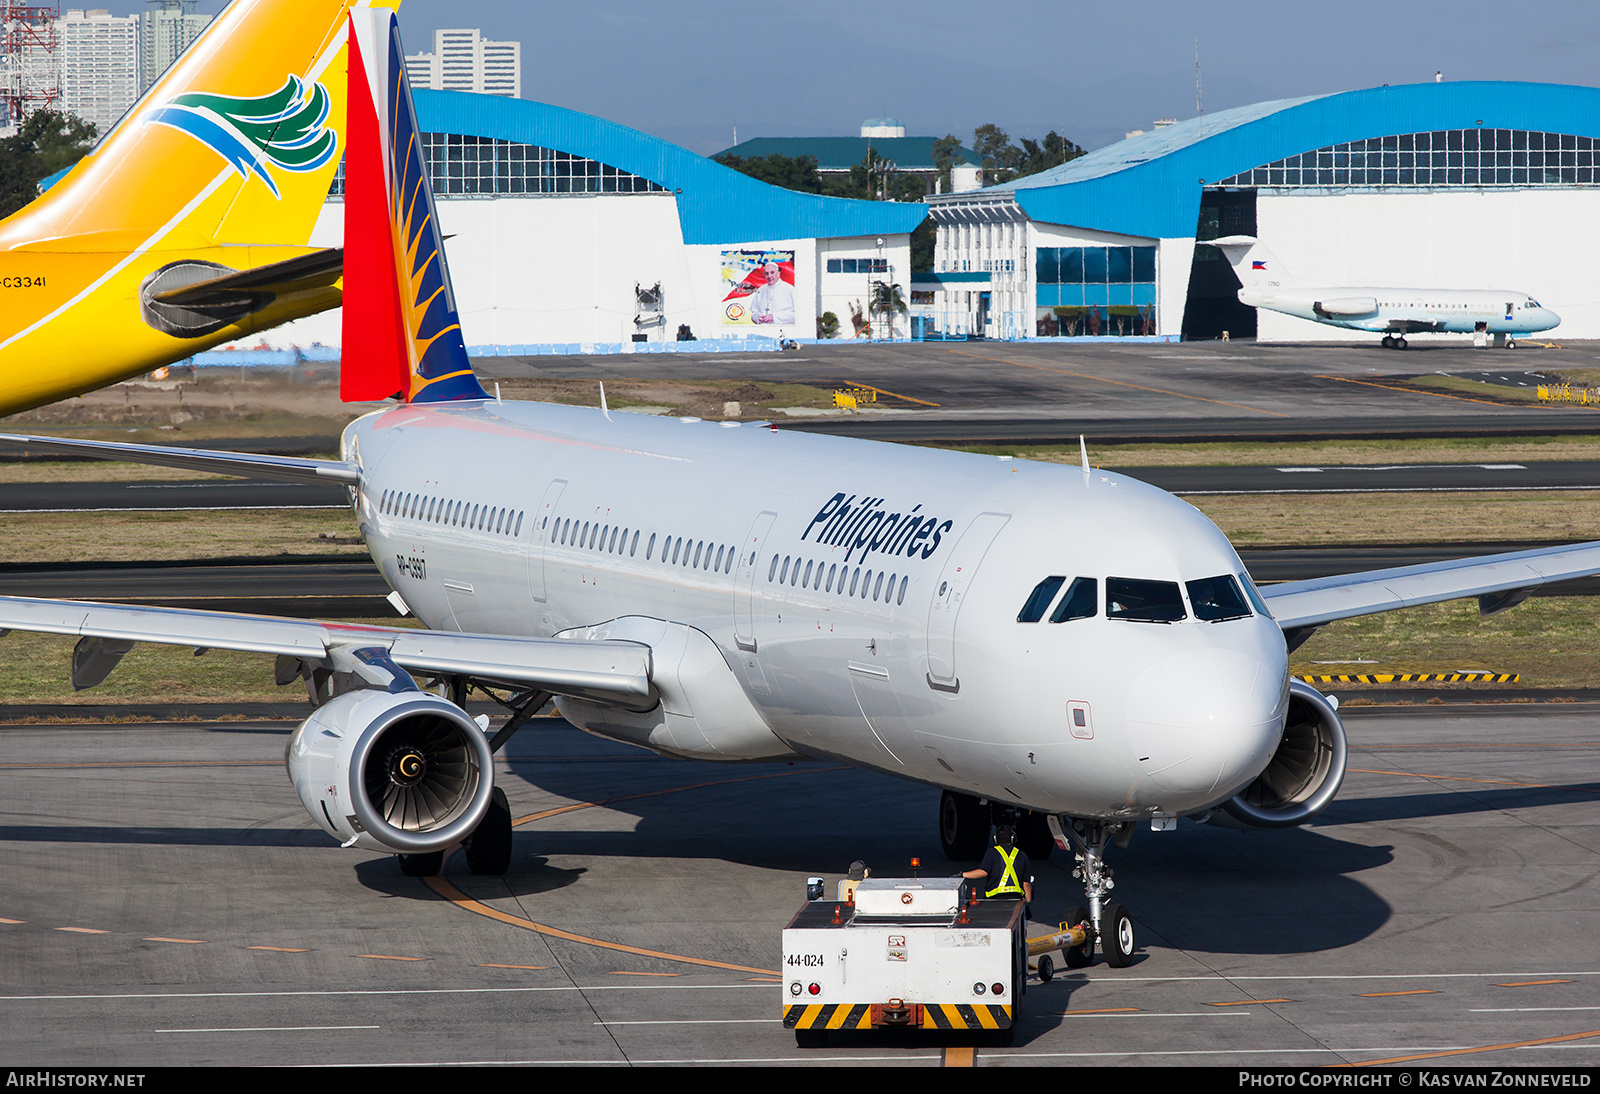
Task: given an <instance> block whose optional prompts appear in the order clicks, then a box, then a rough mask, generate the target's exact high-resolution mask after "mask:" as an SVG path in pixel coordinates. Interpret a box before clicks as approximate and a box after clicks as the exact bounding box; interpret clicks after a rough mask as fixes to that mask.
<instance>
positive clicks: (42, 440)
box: [0, 433, 361, 486]
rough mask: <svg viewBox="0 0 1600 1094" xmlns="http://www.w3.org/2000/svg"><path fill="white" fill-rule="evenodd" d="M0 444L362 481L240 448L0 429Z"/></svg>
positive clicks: (350, 468) (338, 467)
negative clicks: (41, 434)
mask: <svg viewBox="0 0 1600 1094" xmlns="http://www.w3.org/2000/svg"><path fill="white" fill-rule="evenodd" d="M0 445H4V446H6V447H8V448H24V449H28V450H30V451H33V452H52V453H56V454H58V455H62V456H80V457H87V458H89V459H96V460H128V461H130V462H132V463H150V464H156V465H157V466H160V467H180V468H183V469H184V470H185V471H206V472H210V473H212V474H216V475H242V476H244V477H246V478H253V479H272V480H274V481H276V482H314V483H321V484H323V485H326V484H328V483H330V482H337V483H345V484H346V485H349V486H354V485H356V484H357V483H359V482H360V481H361V470H360V469H359V468H358V467H356V466H355V465H354V464H349V463H345V462H344V461H343V460H314V459H309V458H306V457H302V456H265V455H252V454H250V453H245V452H208V451H206V450H205V449H203V448H166V447H163V446H160V445H153V444H125V443H123V442H120V441H67V440H62V439H61V438H59V437H28V436H23V435H18V434H10V433H0Z"/></svg>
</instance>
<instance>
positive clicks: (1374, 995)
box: [1356, 988, 1439, 999]
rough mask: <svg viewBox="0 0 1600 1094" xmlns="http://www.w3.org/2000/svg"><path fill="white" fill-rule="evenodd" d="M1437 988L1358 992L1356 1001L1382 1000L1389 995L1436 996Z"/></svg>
mask: <svg viewBox="0 0 1600 1094" xmlns="http://www.w3.org/2000/svg"><path fill="white" fill-rule="evenodd" d="M1438 994H1439V989H1438V988H1411V989H1410V990H1409V991H1360V992H1357V993H1356V998H1358V999H1383V998H1385V997H1387V996H1390V995H1438Z"/></svg>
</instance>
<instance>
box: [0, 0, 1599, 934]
mask: <svg viewBox="0 0 1600 1094" xmlns="http://www.w3.org/2000/svg"><path fill="white" fill-rule="evenodd" d="M350 56H351V66H350V70H351V81H352V87H351V95H350V103H351V106H350V117H351V132H350V134H349V147H348V149H347V152H346V164H347V186H348V191H347V193H348V196H347V210H348V217H347V237H346V252H345V263H346V265H345V269H346V286H347V288H346V294H345V317H344V322H345V333H344V346H345V359H344V362H343V374H342V379H343V384H344V387H345V389H346V391H347V393H348V397H350V398H354V399H361V398H371V397H374V396H387V395H390V394H392V393H395V392H398V393H399V397H400V402H399V403H398V405H395V406H393V407H390V408H387V409H384V410H382V411H379V412H376V413H373V414H369V415H367V416H365V417H363V418H360V419H359V420H357V421H355V422H353V423H352V424H351V425H350V426H349V427H348V428H347V429H346V430H345V433H344V437H343V446H342V454H341V458H340V459H337V460H316V459H297V458H287V457H266V456H254V455H243V454H229V453H216V452H205V451H198V450H193V449H182V448H166V447H148V446H139V445H127V444H113V443H96V442H84V441H64V440H51V439H42V438H37V437H9V438H5V440H6V441H8V442H9V443H13V444H23V445H27V446H28V447H29V448H30V449H33V450H35V451H38V450H47V451H49V450H53V451H58V452H63V453H72V454H75V455H89V456H97V457H103V458H107V459H126V460H137V461H143V462H148V463H155V464H165V465H168V466H174V467H180V468H186V469H193V470H199V471H219V472H223V473H228V474H235V475H245V476H256V477H262V478H268V479H278V480H286V481H313V482H337V483H343V484H345V485H346V486H347V487H348V488H349V491H350V498H351V502H352V504H353V506H354V509H355V512H356V514H357V516H358V518H359V520H360V527H361V531H362V533H363V535H364V536H365V537H366V542H367V544H368V545H369V548H370V550H371V553H372V557H373V560H374V561H375V562H376V563H377V565H378V567H379V568H380V569H381V570H382V571H383V574H384V576H385V578H386V579H387V580H388V582H389V583H390V585H391V586H392V587H393V589H394V591H395V594H396V598H397V599H400V600H403V603H404V605H406V606H408V607H409V609H410V610H411V611H412V612H414V613H415V614H416V615H417V617H418V618H419V619H420V620H421V621H422V622H423V623H424V624H425V629H418V630H413V629H403V628H384V627H366V626H352V625H346V624H337V623H323V622H315V621H306V620H295V619H278V618H270V617H262V616H245V615H233V614H226V613H219V612H205V611H190V610H180V609H168V608H146V607H135V606H127V605H113V604H96V603H83V602H76V601H61V600H38V599H28V598H19V597H4V598H0V627H3V628H15V629H22V630H32V631H46V632H54V633H60V634H72V635H77V636H79V642H78V644H77V647H76V649H75V651H74V654H73V658H72V680H73V683H74V686H76V687H92V686H94V685H95V684H98V683H99V682H100V681H101V680H103V679H104V678H105V677H106V675H107V674H108V673H109V672H110V671H112V669H113V668H114V667H115V666H116V664H117V662H118V660H119V659H120V658H121V657H122V656H123V655H124V654H125V653H126V652H127V651H128V650H129V649H130V648H131V647H132V646H133V644H134V643H137V642H162V643H172V644H179V645H185V646H193V647H195V648H197V649H205V648H220V649H236V650H251V651H256V652H261V653H269V654H275V655H276V656H277V666H278V669H277V678H278V681H279V682H280V683H284V684H287V683H290V682H292V681H294V680H296V679H303V680H304V681H305V683H306V685H307V688H308V691H309V693H310V696H311V701H312V703H313V705H314V707H315V709H314V710H313V712H312V713H311V715H310V717H309V718H307V719H306V721H305V723H304V724H303V725H302V726H301V727H300V728H299V729H298V730H297V731H296V732H295V734H294V735H293V737H292V739H291V743H290V746H289V749H288V753H287V766H288V770H289V775H290V778H291V780H292V782H293V784H294V787H295V789H296V791H297V792H298V794H299V796H300V799H301V801H302V802H303V804H304V805H305V808H306V810H307V811H308V812H309V813H310V815H311V817H312V818H313V819H314V820H315V822H316V823H317V824H318V825H320V826H321V827H322V828H323V829H325V830H326V831H327V832H328V834H329V835H331V836H332V837H333V838H334V839H336V840H338V841H339V842H340V843H342V844H344V845H345V846H353V847H358V848H362V849H365V850H368V851H379V852H387V853H393V854H397V855H398V856H400V862H401V866H402V868H403V869H405V870H406V871H407V872H409V873H426V872H436V871H437V870H438V869H439V868H440V866H441V863H442V856H443V853H444V851H445V850H446V849H448V848H451V847H453V846H455V845H458V844H460V845H463V847H464V850H465V854H466V859H467V862H468V864H469V866H470V867H471V869H473V870H474V871H478V872H481V873H503V872H504V871H505V870H506V869H507V868H508V865H509V863H510V857H511V816H510V811H509V808H508V805H507V803H506V799H505V795H504V792H503V791H501V790H499V789H497V788H496V787H494V785H493V759H492V757H493V753H494V752H495V751H496V750H497V749H498V748H499V747H500V746H501V745H502V744H503V743H504V741H505V740H506V739H507V738H508V736H509V735H510V734H511V733H513V732H515V731H516V730H517V729H518V728H519V727H520V726H521V725H523V724H524V723H525V722H526V721H527V719H528V718H529V717H531V716H532V715H533V714H534V713H535V712H536V711H538V710H540V709H541V708H543V707H544V706H545V705H546V704H547V703H548V702H549V701H550V699H551V698H552V697H553V698H554V702H555V704H556V707H557V709H558V710H559V711H560V712H561V714H562V715H563V716H564V717H566V718H567V719H568V720H569V721H570V722H572V723H573V724H574V725H577V726H580V727H582V728H584V729H586V730H588V731H590V732H593V733H596V734H599V735H602V736H605V737H608V738H612V739H614V740H618V741H624V742H627V743H630V744H634V745H638V746H641V747H644V748H648V749H653V750H655V751H657V752H659V753H664V754H668V755H672V756H678V757H685V758H690V759H699V760H721V761H735V762H737V761H772V760H782V759H795V758H802V757H811V758H818V757H822V758H828V759H832V760H838V761H842V762H845V763H848V764H853V765H856V766H858V767H863V768H869V769H872V770H874V771H880V772H887V773H890V774H893V775H898V776H901V777H904V778H907V779H912V780H915V781H918V782H921V783H925V784H927V785H929V786H933V787H938V788H940V789H941V790H942V791H943V797H942V800H941V802H940V807H939V818H938V822H939V829H940V834H941V837H942V839H943V844H944V848H945V851H946V853H947V854H948V855H949V856H950V857H951V858H953V859H962V860H965V859H973V858H977V857H978V856H979V855H980V854H981V853H982V852H983V850H984V848H985V846H986V844H987V841H988V838H989V830H990V823H991V817H992V810H1019V811H1022V813H1023V816H1022V826H1023V834H1024V837H1025V838H1027V837H1029V836H1030V834H1031V836H1032V837H1033V838H1034V839H1035V840H1039V838H1040V837H1043V839H1042V843H1043V846H1044V850H1045V851H1046V852H1047V851H1048V849H1049V848H1050V847H1051V846H1052V845H1054V846H1060V847H1061V848H1063V849H1070V850H1072V851H1073V852H1074V853H1075V854H1076V855H1077V857H1078V860H1079V866H1080V870H1081V876H1082V877H1083V879H1084V882H1085V888H1086V890H1087V896H1088V901H1087V903H1088V918H1089V919H1090V921H1091V922H1092V924H1093V926H1094V928H1095V931H1096V934H1097V936H1098V938H1099V940H1100V945H1101V947H1102V949H1103V950H1104V951H1105V953H1106V955H1107V958H1108V960H1109V961H1111V962H1112V963H1114V964H1126V963H1127V962H1128V961H1129V959H1130V958H1131V955H1132V951H1133V946H1134V940H1133V934H1132V923H1131V920H1130V919H1129V918H1128V915H1127V912H1126V910H1125V909H1124V908H1123V907H1122V906H1121V905H1120V904H1111V903H1109V902H1108V901H1107V899H1106V898H1107V896H1108V893H1109V891H1110V889H1111V884H1112V883H1111V880H1110V877H1109V874H1110V871H1109V870H1108V869H1107V868H1106V866H1105V861H1104V860H1105V853H1106V850H1107V848H1108V846H1109V845H1110V844H1111V843H1112V842H1113V841H1118V840H1125V839H1126V838H1128V837H1130V836H1131V834H1132V831H1133V829H1134V827H1135V826H1136V825H1138V824H1140V823H1151V824H1152V826H1153V827H1155V828H1157V829H1165V828H1170V827H1171V826H1172V825H1174V824H1175V823H1176V822H1177V818H1179V817H1188V818H1195V819H1200V820H1211V821H1216V822H1220V823H1226V824H1230V825H1243V826H1255V827H1264V828H1278V827H1288V826H1293V825H1298V824H1302V823H1304V822H1306V821H1308V820H1310V819H1311V818H1313V817H1315V816H1316V815H1317V814H1318V813H1319V812H1320V811H1321V810H1322V809H1324V808H1325V807H1326V806H1327V805H1328V803H1329V802H1330V801H1331V800H1332V798H1333V797H1334V795H1335V794H1336V793H1337V791H1338V789H1339V785H1340V782H1341V780H1342V779H1343V776H1344V770H1345V734H1344V730H1343V728H1342V726H1341V725H1340V721H1339V717H1338V715H1337V713H1336V712H1335V705H1334V704H1333V703H1331V702H1329V701H1328V700H1326V699H1325V698H1324V697H1323V696H1322V695H1320V694H1318V693H1317V692H1316V691H1314V690H1313V689H1312V688H1310V687H1307V686H1305V685H1304V684H1302V683H1300V682H1298V681H1291V680H1290V679H1289V674H1288V652H1289V650H1290V649H1291V648H1293V647H1294V646H1295V645H1297V644H1298V643H1300V642H1301V641H1303V640H1304V639H1305V638H1306V637H1307V636H1308V635H1309V634H1310V633H1311V632H1312V631H1314V630H1315V629H1316V628H1317V627H1319V626H1321V625H1323V624H1325V623H1328V622H1330V621H1332V620H1337V619H1343V618H1347V617H1351V616H1359V615H1363V614H1367V613H1372V612H1380V611H1387V610H1390V609H1393V608H1400V607H1406V606H1411V605H1417V604H1426V603H1432V602H1436V601H1442V600H1449V599H1453V598H1458V597H1468V596H1477V597H1478V598H1479V602H1480V605H1481V607H1482V609H1483V610H1484V611H1485V612H1489V611H1497V610H1500V609H1502V608H1505V607H1509V606H1511V605H1513V604H1515V603H1518V602H1519V601H1520V600H1521V599H1523V598H1524V597H1525V596H1526V595H1527V594H1528V593H1529V592H1530V591H1531V590H1532V589H1534V588H1536V587H1538V586H1539V585H1541V584H1543V583H1545V582H1548V581H1559V580H1562V579H1565V578H1571V577H1576V576H1580V575H1587V574H1593V573H1596V572H1600V544H1593V543H1592V544H1584V545H1579V546H1575V547H1569V548H1555V549H1546V550H1537V551H1525V552H1518V553H1514V554H1504V555H1497V556H1489V557H1486V558H1478V559H1472V560H1465V561H1457V562H1445V563H1439V564H1429V565H1424V566H1412V567H1404V568H1400V569H1393V570H1385V571H1379V572H1375V573H1365V574H1354V575H1350V576H1345V577H1336V578H1329V579H1322V580H1314V581H1299V582H1289V583H1285V584H1281V585H1275V586H1272V587H1270V588H1267V589H1257V588H1256V586H1255V584H1254V583H1253V582H1252V581H1251V580H1250V576H1249V574H1248V573H1247V572H1246V571H1245V567H1244V566H1243V565H1242V564H1241V562H1240V560H1239V556H1238V554H1237V553H1236V552H1235V551H1234V549H1233V547H1232V546H1231V545H1230V544H1229V542H1228V540H1227V539H1226V537H1224V536H1223V534H1222V533H1221V532H1220V531H1218V529H1217V528H1216V527H1215V526H1214V525H1213V524H1212V523H1211V522H1210V521H1209V520H1207V519H1206V518H1205V517H1204V516H1203V515H1201V513H1200V512H1199V511H1197V510H1196V509H1194V508H1193V507H1192V506H1190V505H1188V504H1186V503H1185V502H1183V501H1180V500H1179V499H1177V498H1175V497H1173V496H1172V495H1170V494H1167V493H1165V492H1163V491H1161V490H1158V489H1156V488H1155V487H1152V486H1148V485H1146V484H1144V483H1141V482H1139V481H1137V480H1135V479H1132V478H1128V477H1127V476H1124V475H1119V474H1114V473H1111V472H1102V471H1093V470H1091V469H1090V468H1089V465H1088V460H1087V458H1086V457H1085V459H1084V460H1083V465H1082V466H1081V467H1062V466H1056V465H1051V464H1044V463H1034V462H1030V461H1026V460H1010V459H1005V458H1000V459H997V458H995V457H992V456H980V455H969V454H963V453H958V452H945V451H935V450H930V449H922V448H909V447H901V446H897V445H891V444H880V443H873V442H868V441H860V440H850V439H842V438H833V437H825V436H815V435H808V434H803V433H791V432H787V431H782V430H779V429H777V428H776V427H772V426H768V425H765V424H757V425H751V424H739V423H734V422H707V421H699V420H697V419H693V418H672V419H662V418H659V417H651V416H644V415H634V414H625V413H610V412H608V411H606V410H605V409H604V408H603V407H602V408H601V409H598V410H596V409H588V408H582V407H571V406H556V405H549V404H543V403H508V402H501V401H500V400H499V399H495V398H490V397H488V396H486V395H485V393H484V391H483V390H482V388H481V387H480V386H479V385H478V382H477V380H476V379H475V378H474V376H473V374H472V371H471V366H470V364H469V363H468V359H467V355H466V350H465V346H464V343H463V340H462V336H461V331H460V328H459V326H458V325H457V320H456V309H455V304H454V300H453V298H452V294H451V290H450V284H449V278H448V273H447V271H446V269H445V262H444V252H443V250H442V249H441V246H440V236H439V233H438V230H437V225H436V220H435V218H434V215H433V214H434V210H433V201H432V198H431V196H430V195H429V193H428V187H427V172H426V170H425V166H424V164H423V161H422V158H421V155H420V150H419V148H418V147H417V141H416V139H415V137H416V117H415V113H414V111H413V110H412V106H411V101H410V95H409V92H408V90H407V88H406V85H405V82H404V64H403V62H402V60H401V57H402V54H401V52H400V48H399V41H398V37H397V35H396V33H395V30H394V26H393V22H392V17H391V16H390V14H389V13H388V12H387V11H379V12H372V11H368V10H360V11H357V12H354V13H353V30H352V47H351V50H350ZM413 677H420V678H422V679H424V680H431V681H433V682H435V683H437V684H439V685H440V687H439V688H438V689H437V692H432V691H424V690H421V689H420V688H419V687H418V686H417V684H416V683H415V682H414V680H413ZM471 687H478V688H480V689H491V688H492V689H495V690H496V691H500V692H503V693H504V694H506V695H508V696H509V698H507V699H506V700H505V702H506V705H507V706H508V708H509V709H510V710H511V712H512V713H511V717H510V719H509V720H508V721H507V722H506V724H505V725H504V726H503V727H502V728H501V729H500V730H499V731H498V732H497V733H495V734H494V735H493V736H492V737H491V736H490V735H489V734H488V731H487V727H486V725H485V726H480V725H479V724H478V723H477V722H476V721H475V720H474V719H473V718H471V717H469V716H468V715H467V713H466V712H465V710H464V709H463V707H462V702H463V700H464V698H465V696H466V694H467V691H468V689H469V688H471ZM1051 834H1053V835H1054V842H1053V844H1052V841H1051V839H1050V838H1049V837H1050V835H1051ZM1036 846H1037V843H1036ZM1087 959H1088V957H1087V955H1086V954H1083V953H1080V954H1078V957H1077V961H1076V962H1074V963H1080V964H1081V963H1084V962H1086V961H1087Z"/></svg>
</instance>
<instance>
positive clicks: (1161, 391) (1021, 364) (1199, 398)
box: [950, 349, 1289, 418]
mask: <svg viewBox="0 0 1600 1094" xmlns="http://www.w3.org/2000/svg"><path fill="white" fill-rule="evenodd" d="M950 352H951V353H959V354H961V356H963V357H976V358H977V359H978V360H980V361H994V362H995V363H997V364H1001V365H1014V366H1015V367H1017V368H1031V369H1037V370H1038V371H1040V372H1055V373H1060V374H1061V375H1062V376H1076V377H1078V378H1079V379H1081V380H1096V381H1098V382H1100V383H1102V384H1116V385H1117V386H1118V387H1131V388H1134V389H1136V390H1138V391H1150V392H1154V393H1155V394H1157V395H1174V396H1176V397H1178V398H1179V399H1192V400H1194V401H1195V402H1197V403H1214V404H1216V405H1217V406H1231V407H1236V408H1237V409H1239V410H1249V411H1254V412H1255V413H1257V414H1270V415H1272V416H1273V417H1274V418H1287V417H1289V415H1288V414H1280V413H1279V412H1278V411H1276V410H1262V409H1261V408H1260V407H1258V406H1247V405H1245V404H1244V403H1230V402H1228V401H1226V400H1224V399H1207V398H1206V397H1205V396H1203V395H1185V394H1184V393H1183V392H1181V391H1168V390H1166V389H1165V388H1159V387H1146V386H1145V385H1144V384H1134V383H1129V382H1128V381H1127V380H1108V379H1106V378H1105V377H1104V376H1095V375H1092V374H1091V373H1087V372H1073V371H1072V370H1071V369H1065V368H1051V367H1049V366H1048V365H1031V364H1028V363H1027V362H1025V361H1007V360H1005V359H1004V358H1001V357H985V356H984V355H983V354H981V353H968V352H967V351H966V350H959V349H953V350H951V351H950Z"/></svg>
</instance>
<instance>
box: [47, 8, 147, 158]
mask: <svg viewBox="0 0 1600 1094" xmlns="http://www.w3.org/2000/svg"><path fill="white" fill-rule="evenodd" d="M56 27H57V31H58V35H57V36H58V38H59V41H60V43H61V46H60V56H61V102H62V105H63V108H64V109H65V110H66V111H67V113H69V114H75V115H77V116H78V117H79V118H82V119H83V120H84V121H86V122H92V123H93V124H94V126H95V128H96V129H97V130H98V131H99V132H100V133H105V132H106V131H107V130H109V129H110V128H111V127H112V126H113V125H115V124H116V122H117V119H118V118H120V117H122V115H123V114H125V113H126V112H127V110H128V108H129V107H130V106H132V105H133V104H134V101H135V100H136V99H138V97H139V17H138V16H137V15H129V16H126V17H125V18H119V17H116V16H113V15H112V14H111V13H110V12H108V11H106V10H105V9H104V8H94V9H90V10H88V11H84V10H82V9H78V8H69V9H68V10H67V14H66V17H65V18H63V19H62V20H61V21H60V22H59V23H57V24H56Z"/></svg>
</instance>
